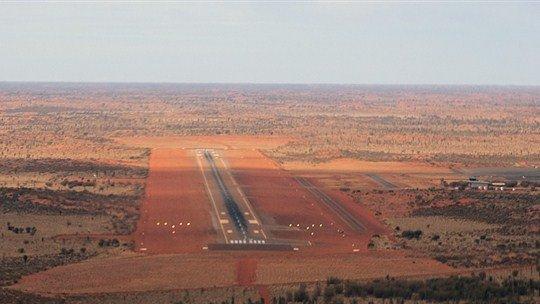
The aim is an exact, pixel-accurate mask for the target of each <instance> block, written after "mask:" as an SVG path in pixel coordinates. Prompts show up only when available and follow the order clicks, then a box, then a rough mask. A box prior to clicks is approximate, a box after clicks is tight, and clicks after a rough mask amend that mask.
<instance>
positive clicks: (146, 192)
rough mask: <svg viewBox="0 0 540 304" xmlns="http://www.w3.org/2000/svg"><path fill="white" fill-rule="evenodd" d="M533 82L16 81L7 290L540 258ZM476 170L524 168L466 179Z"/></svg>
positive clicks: (130, 288) (351, 272)
mask: <svg viewBox="0 0 540 304" xmlns="http://www.w3.org/2000/svg"><path fill="white" fill-rule="evenodd" d="M539 98H540V91H539V90H538V88H536V87H469V86H464V87H460V86H450V87H429V86H410V87H407V86H337V85H336V86H330V85H328V86H326V85H320V86H307V85H306V86H302V85H290V86H287V85H276V86H269V85H259V86H257V85H181V84H178V85H173V84H161V85H143V84H125V85H120V84H114V85H113V84H110V85H106V84H39V83H36V84H32V83H28V84H22V83H2V84H0V100H1V103H0V139H1V140H2V144H1V145H0V160H1V162H0V186H1V188H0V195H1V196H0V198H1V201H2V205H1V206H2V209H1V210H2V213H1V214H0V219H2V222H3V223H2V225H3V226H2V227H3V228H2V235H1V238H2V239H1V240H2V244H5V246H2V251H1V252H2V263H1V265H2V268H1V276H0V279H1V280H0V282H1V283H2V285H3V286H5V288H3V289H2V292H3V296H5V299H7V300H6V302H8V300H9V301H17V299H19V300H20V299H25V297H32V296H44V297H47V298H48V299H52V300H51V301H56V300H59V301H60V300H63V301H67V302H77V301H87V302H88V303H91V302H92V301H94V302H99V301H103V300H104V299H105V300H106V299H109V301H111V302H121V300H120V299H119V298H118V295H119V294H121V295H124V296H123V299H124V300H122V301H125V302H126V303H137V302H139V303H145V302H148V301H153V300H155V301H160V302H163V303H170V302H173V303H174V302H175V301H180V300H181V301H186V302H190V301H202V299H203V298H205V297H207V299H210V298H211V299H212V301H218V302H220V301H223V300H226V299H228V298H229V297H230V296H231V294H234V295H237V296H238V292H239V290H243V291H241V292H240V293H241V294H242V296H238V299H240V298H241V299H243V300H242V301H247V300H248V298H249V299H251V300H257V299H258V298H262V299H265V300H266V302H270V298H280V297H286V294H287V292H292V291H294V290H296V289H297V288H303V287H298V286H303V284H318V282H325V281H328V280H329V278H333V277H334V278H339V279H346V280H376V279H383V278H403V279H407V280H412V279H420V280H426V279H428V278H432V277H448V276H451V275H456V274H460V275H470V274H471V273H473V272H477V273H478V272H488V273H499V272H500V271H514V270H516V271H518V272H519V276H522V275H525V273H526V271H524V270H523V269H529V268H530V267H532V266H533V265H534V263H535V260H536V259H537V257H538V246H537V241H535V235H536V233H538V226H537V225H536V223H537V221H538V218H539V213H538V211H539V210H540V209H539V207H538V206H539V203H540V202H539V200H540V196H539V194H538V191H537V190H536V189H537V183H538V176H539V174H538V170H539V169H538V165H539V164H540V161H539V160H540V148H539V145H538V142H540V133H539V130H538V124H539V123H540V121H539V120H538V117H540V115H538V114H540V112H539V109H538V101H539ZM14 134H15V135H14ZM471 176H475V177H477V178H478V179H480V180H486V181H489V182H492V183H505V185H513V186H506V187H503V188H505V189H504V190H500V189H499V190H498V189H497V188H492V189H485V190H478V189H470V188H467V187H465V186H464V183H465V184H466V183H467V179H468V178H469V177H471ZM499 188H501V187H499ZM527 267H529V268H527ZM537 276H538V271H537V270H536V271H534V270H531V272H530V274H529V275H528V277H532V278H533V279H534V278H537ZM309 286H312V287H309V288H315V287H313V286H314V285H309ZM19 292H22V293H19ZM158 292H159V293H158ZM295 292H296V291H295ZM310 292H315V291H314V290H312V291H310ZM134 294H136V295H137V296H134ZM100 297H101V298H100ZM138 297H140V298H138ZM0 299H1V298H0ZM205 299H206V298H205ZM8 303H9V302H8Z"/></svg>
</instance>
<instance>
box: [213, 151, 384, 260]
mask: <svg viewBox="0 0 540 304" xmlns="http://www.w3.org/2000/svg"><path fill="white" fill-rule="evenodd" d="M224 155H225V159H226V160H227V161H228V163H229V165H230V167H231V169H232V170H233V173H234V175H235V177H236V179H237V181H238V182H239V184H240V185H241V186H242V189H243V190H244V192H245V193H246V195H247V196H248V198H249V200H250V201H251V203H252V204H253V206H254V208H255V209H256V210H257V211H258V212H259V214H260V217H262V222H263V225H265V226H266V227H272V226H273V227H276V226H282V227H285V228H287V229H285V230H283V229H281V230H273V231H272V229H271V228H270V229H268V228H267V230H270V231H267V232H270V234H272V235H273V236H274V237H277V238H286V239H294V240H297V241H298V240H301V241H304V242H305V243H306V244H311V245H312V247H304V248H301V251H304V250H309V249H310V248H314V247H317V248H316V251H317V252H319V253H322V252H321V249H322V248H325V250H324V252H351V251H353V249H357V250H361V251H365V250H367V243H368V242H369V238H370V237H371V235H372V234H383V233H386V232H387V230H386V229H385V228H384V227H383V226H382V225H381V224H379V223H378V221H377V220H376V219H375V217H374V216H373V215H372V214H371V212H370V211H368V210H367V209H365V208H364V206H362V205H359V204H356V203H355V202H353V201H352V200H351V199H350V198H349V197H347V196H343V195H341V194H340V193H339V192H338V193H333V192H328V190H327V189H324V191H325V192H326V193H327V194H328V195H330V196H331V197H333V198H334V199H336V200H337V201H338V202H341V203H342V204H344V205H345V207H346V208H347V209H348V210H349V211H350V212H351V213H354V215H355V216H357V217H359V218H361V219H362V222H364V224H365V225H366V228H367V229H366V231H365V233H358V232H356V231H352V229H350V228H349V226H348V225H346V224H345V223H344V222H343V221H342V220H341V218H339V216H338V215H337V214H336V213H335V212H334V211H333V210H331V209H329V208H328V207H327V206H326V205H324V204H323V203H322V202H320V201H319V200H318V199H317V198H316V197H314V196H313V195H312V194H311V193H310V192H309V191H307V190H306V189H305V188H303V187H302V186H301V185H300V184H299V183H298V182H297V181H296V180H295V179H294V178H293V176H292V175H291V174H290V173H289V172H287V171H285V170H282V169H281V168H280V167H278V165H277V164H276V163H275V162H274V161H272V160H271V159H269V158H267V157H266V156H265V155H263V154H262V153H261V152H259V151H258V150H254V149H252V150H247V149H244V150H227V151H224ZM289 225H292V228H289ZM295 227H296V228H295ZM338 230H340V231H344V233H343V234H342V233H340V232H339V231H338ZM312 233H313V234H312ZM343 235H345V236H344V237H343Z"/></svg>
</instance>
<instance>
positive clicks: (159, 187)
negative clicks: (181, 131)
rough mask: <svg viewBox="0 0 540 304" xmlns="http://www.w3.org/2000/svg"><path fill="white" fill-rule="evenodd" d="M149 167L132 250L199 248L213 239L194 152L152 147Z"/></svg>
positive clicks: (209, 213) (187, 250)
mask: <svg viewBox="0 0 540 304" xmlns="http://www.w3.org/2000/svg"><path fill="white" fill-rule="evenodd" d="M149 167H150V173H149V175H148V180H147V184H146V197H145V199H144V201H143V203H142V208H141V218H140V220H139V223H138V225H137V231H136V232H135V240H136V242H135V244H136V249H137V250H138V251H139V252H148V253H183V252H196V251H200V250H202V248H203V247H204V246H206V245H207V244H208V243H209V242H210V241H212V240H213V239H215V237H216V231H215V226H214V225H213V223H212V216H211V213H212V212H213V211H212V210H211V206H210V204H209V202H208V196H207V194H206V190H205V186H204V180H203V177H202V175H201V174H200V169H199V168H198V165H197V161H196V155H195V153H194V151H191V150H183V149H169V148H155V149H153V150H152V153H151V155H150V162H149Z"/></svg>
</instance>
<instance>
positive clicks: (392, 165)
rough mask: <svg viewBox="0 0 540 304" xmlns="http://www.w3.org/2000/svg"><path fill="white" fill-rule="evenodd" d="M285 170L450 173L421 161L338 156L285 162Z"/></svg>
mask: <svg viewBox="0 0 540 304" xmlns="http://www.w3.org/2000/svg"><path fill="white" fill-rule="evenodd" d="M283 168H284V169H286V170H294V171H331V172H340V171H341V172H350V171H354V172H362V173H441V174H442V173H452V171H451V170H450V169H448V168H446V167H441V166H433V165H429V164H426V163H421V162H391V161H386V162H374V161H363V160H357V159H349V158H340V159H335V160H331V161H329V162H325V163H318V164H312V163H307V162H298V161H294V162H286V163H285V164H283Z"/></svg>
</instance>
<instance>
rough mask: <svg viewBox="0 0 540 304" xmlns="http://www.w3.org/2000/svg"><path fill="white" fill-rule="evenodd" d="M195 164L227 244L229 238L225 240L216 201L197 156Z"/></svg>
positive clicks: (225, 235)
mask: <svg viewBox="0 0 540 304" xmlns="http://www.w3.org/2000/svg"><path fill="white" fill-rule="evenodd" d="M197 163H198V164H199V168H200V169H201V174H202V176H203V178H204V185H205V186H206V191H207V192H208V195H209V196H210V200H211V201H212V205H213V206H214V211H215V212H216V219H217V220H218V222H219V225H220V226H221V233H222V234H223V237H224V238H225V243H229V238H227V234H226V233H225V228H224V227H223V224H222V223H221V220H220V216H219V211H218V208H217V205H216V201H215V200H214V196H213V195H212V191H211V190H210V186H209V185H208V180H207V179H206V175H205V174H204V170H203V167H202V162H201V159H200V158H199V155H197Z"/></svg>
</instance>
